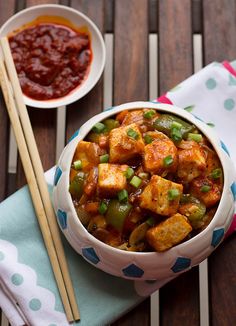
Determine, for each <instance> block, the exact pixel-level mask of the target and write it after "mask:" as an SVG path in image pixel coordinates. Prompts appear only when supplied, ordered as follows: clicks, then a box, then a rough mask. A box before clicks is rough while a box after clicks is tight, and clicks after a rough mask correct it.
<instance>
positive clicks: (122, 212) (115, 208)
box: [106, 199, 132, 232]
mask: <svg viewBox="0 0 236 326" xmlns="http://www.w3.org/2000/svg"><path fill="white" fill-rule="evenodd" d="M131 208H132V205H131V204H130V203H129V202H126V203H120V202H119V200H117V199H112V200H111V201H110V202H109V204H108V209H107V212H106V221H107V223H108V224H110V225H112V226H113V227H114V229H116V230H117V231H119V232H121V231H122V229H123V226H124V221H125V219H126V217H127V216H128V215H129V212H130V210H131Z"/></svg>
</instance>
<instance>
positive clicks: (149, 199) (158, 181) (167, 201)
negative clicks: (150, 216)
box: [140, 175, 183, 216]
mask: <svg viewBox="0 0 236 326" xmlns="http://www.w3.org/2000/svg"><path fill="white" fill-rule="evenodd" d="M172 191H174V192H175V197H174V198H171V196H170V193H171V192H172ZM182 193H183V185H182V184H178V183H175V182H172V181H170V180H167V179H164V178H162V177H160V176H158V175H153V176H152V177H151V180H150V182H149V183H148V185H147V186H146V188H145V189H144V190H143V192H142V194H141V195H140V207H141V208H144V209H149V210H150V211H152V212H154V213H156V214H160V215H163V216H168V215H173V214H175V213H176V212H177V211H178V208H179V200H180V197H181V195H182Z"/></svg>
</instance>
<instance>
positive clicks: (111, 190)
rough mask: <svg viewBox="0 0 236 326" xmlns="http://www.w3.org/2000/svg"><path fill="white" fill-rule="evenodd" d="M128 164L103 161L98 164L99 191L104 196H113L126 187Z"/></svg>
mask: <svg viewBox="0 0 236 326" xmlns="http://www.w3.org/2000/svg"><path fill="white" fill-rule="evenodd" d="M127 168H128V165H125V164H123V165H117V164H111V163H101V164H99V165H98V193H99V195H101V196H104V197H112V196H114V195H116V194H117V192H118V191H120V190H122V189H125V188H126V184H127V181H126V177H125V174H124V172H125V171H126V170H127Z"/></svg>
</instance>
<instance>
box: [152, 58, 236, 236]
mask: <svg viewBox="0 0 236 326" xmlns="http://www.w3.org/2000/svg"><path fill="white" fill-rule="evenodd" d="M157 101H158V102H161V103H169V104H174V105H176V106H178V107H180V108H183V109H184V110H187V111H189V112H191V113H192V114H194V115H195V116H196V117H198V118H200V119H201V120H203V121H204V122H205V123H207V124H208V125H209V126H210V127H212V128H214V129H215V130H216V132H217V134H218V135H219V137H220V139H221V142H222V146H223V147H224V149H225V151H227V152H228V153H229V154H230V156H231V158H232V160H233V162H236V147H235V143H234V137H235V135H236V61H234V62H232V63H230V62H228V61H224V62H223V63H218V62H213V63H211V64H210V65H208V66H206V67H205V68H203V69H202V70H200V71H199V72H198V73H196V74H195V75H193V76H191V77H189V78H188V79H186V80H184V81H183V82H182V83H180V84H178V85H177V86H176V87H174V88H173V89H171V90H170V91H169V92H167V93H166V94H164V95H162V96H160V97H159V98H158V99H157ZM235 194H236V185H235ZM235 230H236V215H235V216H234V219H233V222H232V224H231V227H230V229H229V230H228V232H227V234H226V236H228V235H230V234H231V233H232V232H234V231H235Z"/></svg>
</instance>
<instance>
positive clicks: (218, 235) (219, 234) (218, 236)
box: [211, 229, 225, 247]
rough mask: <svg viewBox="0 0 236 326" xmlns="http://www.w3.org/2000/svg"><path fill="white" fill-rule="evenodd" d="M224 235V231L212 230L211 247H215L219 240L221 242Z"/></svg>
mask: <svg viewBox="0 0 236 326" xmlns="http://www.w3.org/2000/svg"><path fill="white" fill-rule="evenodd" d="M224 234H225V230H224V229H217V230H214V231H213V234H212V239H211V245H212V246H213V247H217V246H218V244H219V243H220V242H221V240H223V237H224Z"/></svg>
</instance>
